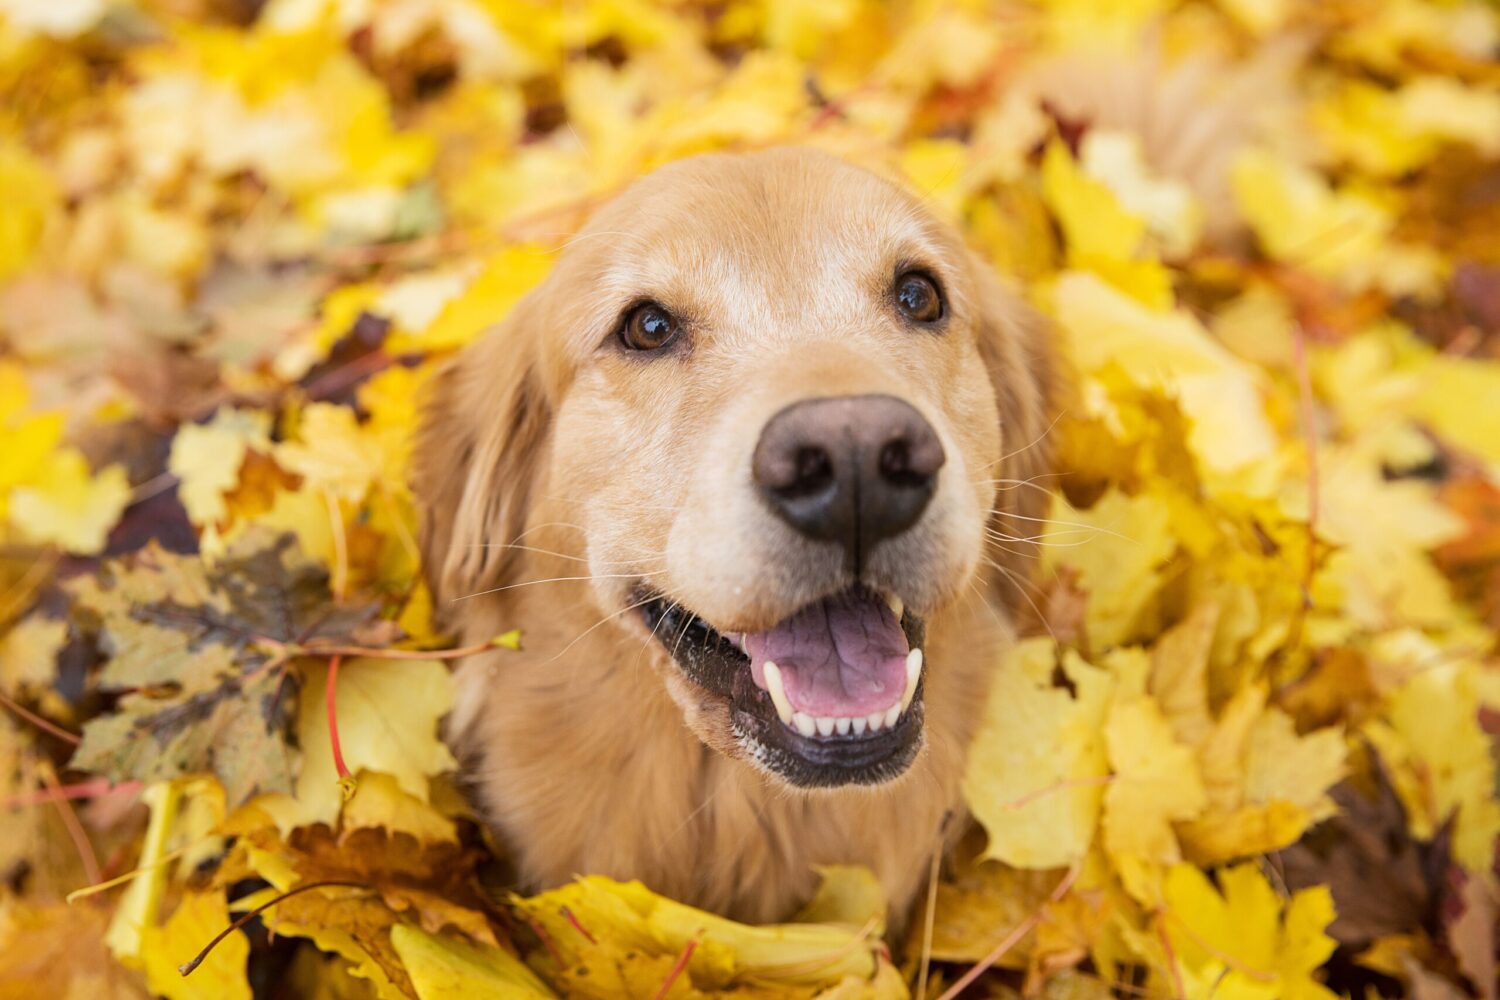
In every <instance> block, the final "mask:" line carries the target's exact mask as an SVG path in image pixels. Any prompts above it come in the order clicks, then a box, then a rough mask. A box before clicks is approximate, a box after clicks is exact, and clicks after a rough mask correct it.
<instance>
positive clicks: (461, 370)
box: [412, 289, 552, 606]
mask: <svg viewBox="0 0 1500 1000" xmlns="http://www.w3.org/2000/svg"><path fill="white" fill-rule="evenodd" d="M540 296H541V290H540V289H538V290H535V291H533V292H532V293H531V294H529V295H528V296H526V297H525V298H524V299H522V301H521V302H520V303H519V304H517V305H516V307H515V308H514V309H512V310H511V313H510V315H509V316H508V317H507V318H506V319H505V321H504V322H502V323H501V324H500V325H499V326H498V327H496V328H494V329H492V330H491V331H489V332H488V333H487V334H485V335H484V336H483V337H482V338H481V339H480V340H478V341H476V342H475V343H473V344H471V345H470V346H468V347H467V348H465V349H464V350H462V351H460V352H459V353H458V354H457V355H455V356H454V357H453V358H451V359H450V360H449V361H448V362H447V363H446V364H445V365H444V366H443V367H442V369H441V370H439V371H438V372H437V374H436V375H434V377H433V378H432V380H431V381H430V382H429V384H428V386H427V390H426V398H425V403H424V406H423V413H422V420H421V424H420V427H419V429H418V432H417V438H416V444H415V448H414V451H413V458H412V474H413V486H414V487H415V491H416V494H417V499H418V502H419V505H420V509H421V513H422V540H421V550H422V564H423V570H424V572H425V574H426V578H427V584H428V587H429V588H430V589H431V591H432V595H433V598H434V600H435V601H436V602H439V605H440V606H441V604H442V603H446V602H447V601H451V600H454V599H457V598H460V597H464V596H466V595H469V594H475V593H477V592H479V591H482V590H485V589H488V588H491V587H496V586H500V585H501V584H502V581H503V580H504V579H505V577H506V575H507V574H508V573H509V572H511V571H512V569H513V567H514V563H515V561H516V559H515V553H516V551H517V550H516V549H514V548H511V547H509V546H510V544H511V543H514V542H516V541H517V540H518V539H519V538H520V536H521V534H522V532H524V531H525V528H526V517H527V512H528V509H529V506H530V503H531V501H532V497H533V492H534V489H535V482H534V481H535V479H536V477H537V475H538V474H539V473H540V471H541V468H542V463H543V461H544V452H545V451H546V446H547V440H548V429H549V427H550V426H551V423H552V404H551V401H550V400H549V398H548V395H547V392H546V388H545V385H544V383H543V380H542V377H541V372H540V368H539V366H540V363H541V358H540V351H539V349H538V344H539V343H540V340H541V337H540V331H539V329H537V325H538V324H539V323H540V322H542V319H541V317H540V313H541V312H542V310H541V309H540V307H539V302H540Z"/></svg>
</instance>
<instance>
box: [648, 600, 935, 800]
mask: <svg viewBox="0 0 1500 1000" xmlns="http://www.w3.org/2000/svg"><path fill="white" fill-rule="evenodd" d="M635 600H636V601H637V602H644V603H642V604H641V617H642V618H643V619H644V620H645V623H646V627H647V628H649V629H650V630H651V632H652V634H653V635H655V636H656V638H657V640H658V641H659V642H660V643H661V644H662V645H663V646H664V647H665V648H666V649H667V651H668V652H669V653H670V654H671V655H672V659H673V660H675V661H676V663H677V665H678V667H680V668H681V669H682V672H683V674H684V675H686V676H687V678H688V679H689V680H691V681H692V682H693V683H694V684H696V685H698V686H699V687H701V688H703V689H704V690H706V691H708V692H710V693H712V694H715V695H718V696H719V697H721V698H724V699H725V700H726V701H728V702H729V706H730V719H731V721H732V724H733V726H734V729H735V735H736V736H738V737H739V739H740V741H741V743H742V744H743V745H745V746H746V748H747V749H748V751H749V753H750V755H751V756H752V757H753V758H754V759H755V761H756V762H757V763H759V764H761V765H762V766H764V767H766V768H768V769H770V770H772V771H774V772H775V773H776V774H778V775H779V776H781V777H782V778H784V779H785V780H786V781H788V782H789V783H791V784H793V785H797V786H799V787H802V788H834V787H837V786H839V785H877V784H881V783H882V782H886V781H890V780H892V779H894V778H896V777H898V776H899V775H901V774H902V773H903V772H905V770H906V769H907V768H908V767H909V766H911V762H912V761H913V760H915V759H916V756H917V752H918V751H919V750H920V749H921V748H922V722H923V716H924V706H923V699H922V696H923V693H924V688H925V687H926V683H927V679H926V675H925V673H924V675H923V678H922V680H921V681H920V682H919V683H918V685H917V691H916V694H915V695H914V696H913V698H912V703H911V706H910V707H909V708H908V709H907V710H906V711H905V712H903V713H902V715H901V718H900V719H899V720H898V721H897V723H896V725H895V726H894V727H891V728H889V729H881V730H879V731H878V732H875V733H865V734H863V735H860V736H855V735H853V734H849V735H845V736H838V735H833V736H826V737H825V736H803V735H802V734H801V733H799V732H797V731H796V730H793V729H791V728H789V727H788V726H786V725H784V724H783V723H782V721H781V719H780V718H779V717H778V716H777V715H776V706H775V705H774V704H772V702H771V696H770V695H769V694H767V693H766V692H765V691H763V690H761V689H760V688H759V687H757V686H756V684H755V681H754V679H753V678H752V677H751V675H750V658H749V657H747V656H746V655H745V654H744V653H742V652H740V650H739V647H737V646H736V645H735V644H734V643H732V642H730V641H729V640H728V639H726V638H725V637H724V636H723V635H721V634H720V633H719V632H718V631H716V630H715V629H714V628H713V626H711V625H709V624H708V623H707V622H706V621H704V620H703V619H702V618H699V617H698V616H697V615H695V614H693V613H692V612H691V611H689V610H688V609H686V608H684V607H683V606H682V605H681V604H678V603H677V602H675V601H672V600H669V599H668V598H666V597H665V596H662V595H660V594H657V595H649V594H647V593H644V592H643V593H641V594H639V595H638V596H637V597H636V598H635ZM901 629H902V631H903V632H905V633H906V640H907V643H908V645H909V646H910V647H911V648H913V649H915V648H917V647H919V646H921V645H922V644H923V640H924V639H925V637H926V626H925V623H924V622H923V621H922V619H920V618H917V617H916V616H914V615H912V613H911V612H910V611H906V612H904V613H903V614H902V615H901Z"/></svg>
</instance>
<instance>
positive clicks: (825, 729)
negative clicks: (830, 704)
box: [814, 715, 833, 736]
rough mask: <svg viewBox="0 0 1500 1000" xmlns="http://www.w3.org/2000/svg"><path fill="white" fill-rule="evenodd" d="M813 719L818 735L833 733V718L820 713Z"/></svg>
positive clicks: (830, 734)
mask: <svg viewBox="0 0 1500 1000" xmlns="http://www.w3.org/2000/svg"><path fill="white" fill-rule="evenodd" d="M814 721H815V722H816V723H817V724H818V735H819V736H832V735H833V719H831V718H829V717H828V716H826V715H820V716H818V717H817V719H815V720H814Z"/></svg>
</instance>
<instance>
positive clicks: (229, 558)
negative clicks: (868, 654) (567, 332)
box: [0, 0, 1500, 1000]
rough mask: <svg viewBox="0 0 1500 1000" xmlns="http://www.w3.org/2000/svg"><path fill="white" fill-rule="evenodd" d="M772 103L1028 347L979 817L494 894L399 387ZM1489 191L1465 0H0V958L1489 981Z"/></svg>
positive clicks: (448, 992)
mask: <svg viewBox="0 0 1500 1000" xmlns="http://www.w3.org/2000/svg"><path fill="white" fill-rule="evenodd" d="M782 142H796V143H807V144H813V145H817V146H820V147H823V148H826V149H829V150H832V151H834V152H836V153H838V154H840V155H842V156H845V157H848V158H850V159H853V160H855V161H857V162H860V163H863V164H866V165H868V166H871V167H873V168H874V169H877V170H881V171H883V172H886V173H888V174H890V175H892V176H896V177H900V178H903V179H904V180H905V182H906V183H908V184H910V185H911V186H912V187H913V189H915V190H917V191H919V192H920V193H921V194H922V195H923V196H924V197H925V198H926V199H927V200H928V201H929V202H930V203H931V204H932V205H933V206H934V207H935V209H936V210H937V211H938V212H940V213H941V214H943V215H944V216H945V217H947V218H949V219H951V220H953V221H954V222H955V223H957V224H959V225H960V226H961V227H962V228H963V229H964V231H965V232H966V233H967V235H968V236H969V238H970V240H971V241H972V243H973V244H974V245H975V246H976V247H978V248H979V249H980V250H981V251H982V252H983V253H984V254H985V255H986V256H987V258H988V259H990V260H991V261H992V262H993V264H994V266H995V267H996V268H997V270H999V271H1001V272H1003V273H1005V274H1008V275H1010V276H1011V277H1012V278H1014V279H1015V280H1016V281H1017V283H1018V284H1019V287H1021V288H1022V289H1023V291H1024V294H1025V295H1026V296H1027V297H1028V298H1029V299H1030V300H1031V301H1032V302H1034V303H1035V304H1036V305H1037V306H1038V307H1039V308H1040V309H1041V310H1042V311H1043V312H1045V313H1046V314H1047V315H1048V316H1050V317H1051V318H1052V320H1053V321H1054V323H1055V327H1056V336H1057V337H1058V339H1059V342H1060V343H1061V344H1062V345H1063V347H1064V351H1065V353H1066V355H1067V356H1068V358H1069V362H1070V366H1071V368H1072V369H1073V371H1074V374H1075V381H1076V384H1075V386H1074V392H1073V395H1072V396H1071V398H1070V400H1069V402H1068V405H1067V406H1066V407H1065V408H1064V409H1063V410H1062V412H1060V413H1059V414H1058V417H1057V420H1056V422H1055V423H1054V424H1053V426H1052V428H1051V429H1050V430H1049V432H1048V433H1049V434H1051V435H1053V436H1054V441H1055V443H1056V446H1057V448H1058V451H1059V453H1060V461H1059V467H1058V468H1057V470H1056V473H1055V475H1052V476H1049V477H1047V478H1045V479H1044V480H1040V481H1036V482H1029V483H1017V484H1008V485H1007V486H1006V487H1005V488H1014V489H1048V490H1051V491H1053V492H1054V493H1055V499H1054V500H1053V507H1052V511H1051V514H1050V517H1049V519H1048V520H1047V521H1045V522H1043V523H1038V524H1036V525H1035V531H1036V540H1038V541H1040V542H1041V543H1042V545H1043V552H1044V553H1045V555H1044V558H1043V564H1042V566H1041V572H1040V573H1039V574H1038V577H1037V579H1036V581H1035V583H1034V585H1033V586H1032V587H1031V588H1030V589H1028V591H1027V594H1026V600H1025V604H1026V607H1025V608H1024V609H1023V611H1024V613H1023V621H1022V623H1021V625H1022V630H1023V635H1024V638H1023V639H1022V641H1021V642H1020V643H1019V644H1018V645H1017V646H1016V647H1015V648H1014V649H1013V651H1012V652H1011V653H1010V655H1009V656H1008V658H1007V659H1006V661H1005V662H1004V663H997V664H995V669H996V673H995V677H996V680H995V687H994V690H993V692H992V695H991V697H990V700H989V703H988V709H987V719H986V724H985V727H984V730H983V732H982V733H981V734H980V736H979V738H978V741H977V743H976V744H975V747H974V752H973V757H972V761H971V764H970V767H969V770H968V774H967V778H966V781H965V794H966V798H967V802H968V805H969V807H970V810H971V812H972V816H973V819H974V820H975V821H976V824H975V827H974V829H973V830H972V831H971V833H970V834H969V835H968V836H967V838H966V839H965V840H964V842H963V848H962V850H960V852H959V853H958V855H957V856H955V857H951V858H947V859H936V858H935V859H934V862H933V868H932V873H931V880H930V883H929V887H928V890H927V891H925V892H923V893H922V894H921V898H920V900H919V903H918V906H917V908H916V911H915V912H914V913H912V914H904V915H895V917H894V918H892V917H891V916H889V915H887V914H886V913H885V907H884V902H883V900H881V898H880V893H879V890H878V887H877V886H876V885H875V883H874V881H873V879H872V878H871V877H870V876H869V875H868V873H865V872H863V871H861V870H859V869H854V868H835V869H830V870H828V871H826V872H825V873H824V882H823V887H822V889H821V890H820V892H819V894H818V896H817V897H816V898H815V899H814V900H812V901H811V902H810V903H809V904H808V906H807V908H806V910H805V911H804V912H803V913H801V914H799V915H798V916H797V917H796V919H795V920H794V921H793V922H789V923H787V924H784V925H777V926H774V927H749V926H743V925H738V924H733V923H730V922H728V921H725V920H723V919H721V918H718V917H715V916H712V915H709V914H705V913H702V912H700V911H697V910H693V909H690V908H688V907H686V906H684V905H682V904H680V903H677V902H674V901H672V900H669V899H665V898H662V897H660V896H657V895H655V894H653V893H652V892H651V887H649V886H642V885H640V884H638V883H628V884H622V883H617V882H612V881H610V880H608V879H605V878H602V877H598V876H595V875H591V874H590V873H579V875H580V878H579V879H578V880H577V881H576V882H574V883H572V884H569V885H567V886H564V887H560V888H557V889H555V890H553V891H550V892H546V893H543V894H541V895H536V896H530V897H524V896H520V895H516V894H514V893H513V892H512V891H511V890H510V883H509V882H508V872H507V869H506V864H505V858H504V852H503V849H502V848H501V847H500V845H497V844H495V843H493V842H492V840H491V839H490V838H489V835H488V834H487V833H486V832H485V830H484V829H483V828H482V826H481V825H480V824H479V823H478V822H477V821H476V817H475V816H474V814H473V813H472V811H471V810H470V807H469V806H468V805H467V804H466V802H465V799H464V797H463V795H462V794H461V791H460V785H459V782H458V775H457V773H456V772H457V768H458V763H457V762H456V761H455V759H454V757H453V756H452V754H451V753H450V751H449V749H448V748H447V747H446V746H445V745H444V743H443V742H442V740H441V738H440V732H441V730H440V725H441V720H442V719H443V717H444V716H445V714H446V713H447V712H448V711H449V709H450V708H451V705H452V698H453V693H452V690H451V686H450V682H449V671H450V666H451V662H452V660H453V659H454V658H455V656H456V655H458V654H459V653H461V652H462V651H461V650H460V651H454V650H452V648H451V643H450V640H449V638H448V637H445V636H443V635H441V634H440V633H439V632H438V631H437V630H436V629H435V628H434V625H433V615H432V608H431V602H430V599H429V597H428V595H427V592H426V590H425V588H424V586H423V584H422V583H421V580H420V572H419V565H418V554H417V546H416V537H415V536H416V532H417V525H416V518H415V515H414V510H413V500H412V494H411V491H410V489H409V486H408V483H407V479H406V470H407V463H408V458H409V454H408V452H409V449H410V443H409V442H410V432H411V430H412V428H413V426H414V422H415V419H416V400H417V399H418V396H419V391H420V389H421V386H422V384H423V381H424V379H426V378H427V377H428V376H429V374H430V373H431V371H432V370H433V368H434V365H435V364H436V363H438V362H439V361H441V360H442V359H443V358H444V357H446V356H448V355H449V354H450V353H451V352H452V351H453V350H455V349H456V348H458V347H460V346H462V345H463V344H465V343H467V342H469V341H470V340H472V339H473V338H474V337H475V336H477V335H478V334H479V333H480V332H481V331H482V330H484V329H485V328H486V327H487V326H489V325H490V324H492V323H494V322H495V321H497V320H498V319H500V318H501V317H502V316H504V314H505V313H506V311H507V310H508V309H509V308H510V307H511V306H512V305H513V304H514V303H515V302H516V300H517V299H518V298H519V297H520V296H521V295H522V294H524V293H525V291H526V290H527V289H528V288H530V287H531V286H533V285H534V284H535V283H536V282H537V281H539V280H540V279H541V277H542V276H543V275H544V274H545V273H546V272H547V269H548V267H549V265H550V263H551V261H552V260H553V259H554V257H555V254H556V253H557V251H558V249H559V248H560V247H561V246H562V245H563V244H564V243H565V242H566V241H567V239H568V238H569V236H570V234H572V233H573V232H574V231H576V229H577V228H578V227H579V225H580V224H581V222H582V221H583V220H584V219H585V218H586V217H587V216H588V213H589V212H590V210H591V209H592V208H593V207H594V206H596V205H598V204H599V203H600V202H601V201H602V200H603V199H605V198H607V197H608V195H609V194H610V193H611V192H613V191H615V190H617V189H619V188H620V187H621V186H622V185H624V184H626V183H628V182H629V181H630V180H631V179H632V178H634V177H637V176H639V175H641V174H642V173H644V172H646V171H648V170H650V169H651V168H653V167H654V166H657V165H660V164H662V163H665V162H667V161H670V160H672V159H675V158H678V157H682V156H686V155H690V154H693V153H697V152H702V151H706V150H714V149H749V148H758V147H762V146H766V145H770V144H775V143H782ZM1497 233H1500V8H1497V7H1496V6H1495V4H1494V3H1492V2H1485V0H1433V2H1423V0H1334V2H1328V3H1323V2H1318V3H1313V2H1305V3H1304V2H1299V0H1214V2H1209V0H1192V2H1171V0H1129V2H1107V0H1035V2H1029V3H1027V2H1020V0H951V2H949V0H911V2H906V0H901V2H892V3H882V2H877V0H826V2H825V0H729V2H720V0H714V2H705V3H699V2H697V0H660V2H650V0H579V2H577V3H543V2H540V0H537V2H532V0H516V2H501V0H493V2H491V0H451V2H449V0H371V2H354V0H269V2H265V3H261V2H258V0H0V816H3V821H0V998H10V997H18V998H19V997H38V996H57V997H63V996H69V997H103V996H122V997H130V996H145V995H150V994H157V995H163V996H167V997H172V998H187V997H223V998H236V997H249V996H251V995H257V996H288V995H297V996H313V997H326V998H334V997H369V996H378V997H382V998H396V997H420V998H423V1000H427V998H433V997H459V996H464V997H467V996H505V997H510V996H519V997H547V996H557V995H569V996H593V997H613V996H638V997H674V998H686V997H698V996H712V995H731V996H749V997H772V996H797V997H812V996H819V997H830V998H831V997H866V996H872V997H874V996H878V997H898V996H905V995H907V994H908V993H910V994H913V995H925V996H929V997H933V996H938V995H941V994H944V992H945V991H951V990H952V988H953V987H955V986H966V987H967V988H970V989H972V990H974V991H975V993H974V994H973V995H1005V996H1011V995H1015V994H1017V993H1020V994H1025V995H1038V994H1040V995H1043V996H1047V997H1053V998H1058V1000H1061V998H1064V997H1105V996H1110V995H1116V996H1122V997H1183V998H1195V1000H1196V998H1209V997H1213V998H1216V1000H1271V998H1275V997H1285V998H1291V1000H1318V998H1322V997H1328V996H1330V995H1348V996H1353V997H1364V996H1367V995H1371V991H1373V992H1375V993H1378V994H1380V995H1385V996H1395V995H1406V994H1410V995H1413V996H1419V997H1426V998H1451V997H1475V998H1494V997H1495V996H1496V989H1497V984H1496V962H1495V953H1496V941H1497V937H1496V934H1497V931H1496V890H1497V881H1496V876H1497V869H1496V859H1497V854H1496V838H1497V834H1500V802H1497V798H1496V787H1497V775H1496V744H1495V733H1496V731H1497V729H1500V723H1497V719H1500V714H1497V713H1500V648H1497V636H1500V236H1497ZM510 624H511V625H513V626H514V628H516V629H517V630H518V632H516V633H509V634H507V635H504V636H497V637H496V638H495V640H494V642H495V644H498V645H502V646H504V645H510V646H514V645H515V644H516V643H517V642H524V641H525V630H526V628H527V624H528V623H527V622H524V621H518V622H514V623H510ZM609 835H610V833H609V831H608V830H600V831H598V836H600V837H608V836H609ZM252 914H253V915H252ZM241 918H244V919H241ZM231 924H233V925H234V926H233V927H232V928H231ZM888 925H894V926H899V927H901V928H902V929H903V930H902V932H901V936H900V937H897V938H888V937H887V936H886V928H887V926H888ZM226 931H227V933H224V932H226ZM221 934H222V935H223V936H222V938H221V939H218V940H217V942H216V943H215V944H214V947H213V948H212V949H211V950H209V951H208V952H207V954H206V957H202V960H201V964H197V965H196V966H195V967H192V966H191V963H192V962H193V961H194V959H195V956H200V953H201V952H203V950H204V949H205V947H206V946H208V945H210V944H211V943H213V942H215V941H216V938H218V936H219V935H221ZM200 957H201V956H200ZM184 966H188V967H190V972H189V974H186V975H185V974H184V973H183V972H182V971H181V970H180V968H179V967H184ZM986 991H988V992H987V993H986Z"/></svg>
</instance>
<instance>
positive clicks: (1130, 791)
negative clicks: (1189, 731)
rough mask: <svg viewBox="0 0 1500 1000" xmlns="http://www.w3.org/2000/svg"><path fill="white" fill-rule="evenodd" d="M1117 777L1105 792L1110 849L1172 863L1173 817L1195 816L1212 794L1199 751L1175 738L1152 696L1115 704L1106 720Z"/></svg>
mask: <svg viewBox="0 0 1500 1000" xmlns="http://www.w3.org/2000/svg"><path fill="white" fill-rule="evenodd" d="M1104 738H1105V741H1106V743H1107V745H1108V748H1109V763H1110V767H1111V768H1112V769H1113V771H1114V776H1115V778H1114V781H1113V782H1111V783H1110V785H1109V787H1108V788H1107V789H1105V792H1104V849H1105V850H1106V851H1107V852H1108V853H1109V854H1110V856H1111V857H1112V858H1116V859H1119V858H1127V857H1128V858H1134V859H1143V860H1145V861H1148V862H1154V863H1162V864H1171V863H1173V862H1175V861H1177V860H1179V859H1180V858H1181V853H1180V851H1179V849H1178V845H1177V838H1176V836H1175V835H1174V834H1173V832H1172V827H1171V823H1173V822H1175V821H1180V820H1187V819H1194V818H1196V817H1197V816H1198V814H1199V813H1201V812H1202V811H1203V807H1204V805H1205V804H1206V797H1205V795H1204V792H1203V782H1202V779H1201V778H1200V777H1199V775H1198V762H1197V761H1196V760H1195V759H1194V758H1193V752H1192V751H1191V750H1190V749H1188V748H1187V747H1184V746H1182V745H1181V744H1179V743H1177V742H1176V741H1175V740H1174V739H1173V738H1172V730H1171V727H1170V726H1169V725H1168V724H1167V720H1166V719H1164V718H1163V717H1162V714H1161V710H1160V709H1159V708H1157V706H1156V703H1155V702H1154V701H1152V700H1151V699H1150V698H1138V699H1136V700H1134V701H1129V702H1125V703H1123V704H1118V705H1115V706H1114V707H1113V708H1111V709H1110V713H1109V719H1108V721H1107V722H1106V723H1105V725H1104Z"/></svg>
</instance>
